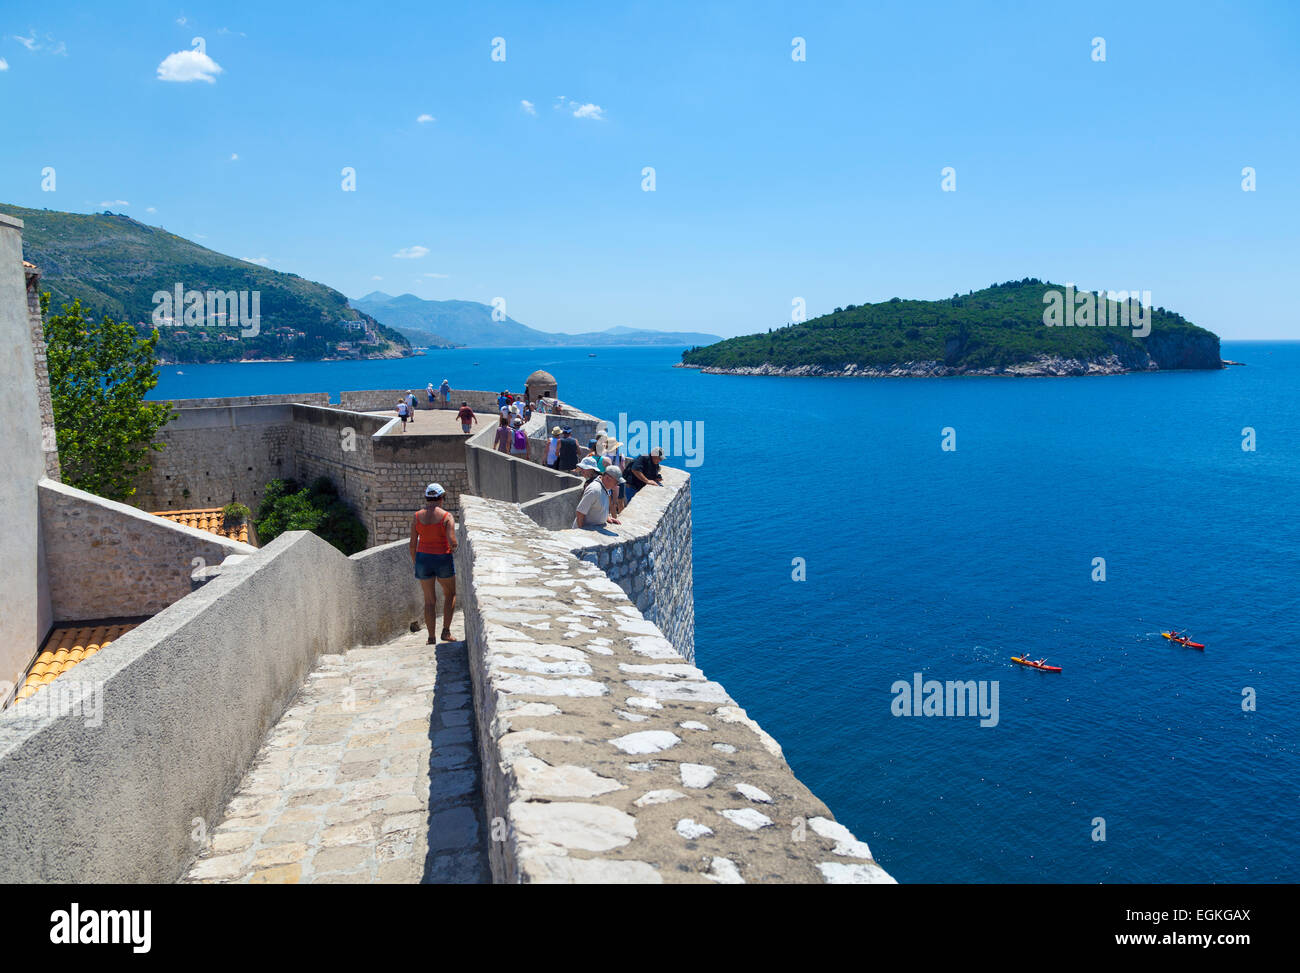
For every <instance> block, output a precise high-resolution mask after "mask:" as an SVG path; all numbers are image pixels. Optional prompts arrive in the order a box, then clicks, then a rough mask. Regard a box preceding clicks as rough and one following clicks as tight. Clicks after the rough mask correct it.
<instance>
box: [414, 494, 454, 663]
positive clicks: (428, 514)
mask: <svg viewBox="0 0 1300 973" xmlns="http://www.w3.org/2000/svg"><path fill="white" fill-rule="evenodd" d="M445 494H446V491H445V490H443V488H442V487H441V486H439V485H438V484H437V483H430V484H429V485H428V486H427V487H426V488H425V490H424V509H423V510H418V511H416V513H415V514H414V515H413V516H412V517H411V563H412V564H413V565H414V566H415V577H416V578H417V579H419V582H420V587H421V588H423V589H424V626H425V628H426V629H428V631H429V644H430V645H433V644H435V643H436V641H437V640H436V639H435V638H434V637H433V631H434V624H435V623H436V622H437V620H438V588H439V587H441V588H442V640H443V641H444V642H450V641H452V637H451V616H452V614H453V613H454V612H455V610H456V564H455V561H454V560H453V558H452V555H453V554H454V553H455V551H456V518H455V517H453V516H452V515H451V514H449V513H448V512H447V511H445V510H443V509H442V500H443V497H444V495H445Z"/></svg>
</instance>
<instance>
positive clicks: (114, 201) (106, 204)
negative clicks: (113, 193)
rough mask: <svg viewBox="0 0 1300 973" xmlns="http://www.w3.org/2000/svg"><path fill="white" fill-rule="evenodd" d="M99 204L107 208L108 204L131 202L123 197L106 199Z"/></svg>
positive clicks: (123, 204) (118, 204)
mask: <svg viewBox="0 0 1300 973" xmlns="http://www.w3.org/2000/svg"><path fill="white" fill-rule="evenodd" d="M99 205H100V206H101V207H103V208H104V209H108V208H109V207H110V206H130V205H131V204H130V203H128V202H127V201H126V200H125V199H106V200H104V201H103V202H101V203H100V204H99Z"/></svg>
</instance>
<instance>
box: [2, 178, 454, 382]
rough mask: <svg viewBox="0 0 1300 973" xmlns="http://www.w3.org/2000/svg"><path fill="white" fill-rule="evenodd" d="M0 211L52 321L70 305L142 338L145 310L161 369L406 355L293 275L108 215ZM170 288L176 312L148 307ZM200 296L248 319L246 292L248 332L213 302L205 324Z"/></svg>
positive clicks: (372, 323)
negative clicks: (221, 295) (189, 298)
mask: <svg viewBox="0 0 1300 973" xmlns="http://www.w3.org/2000/svg"><path fill="white" fill-rule="evenodd" d="M0 212H4V213H9V214H11V215H13V216H16V217H18V218H19V219H21V220H22V221H23V223H24V227H23V256H24V258H25V259H27V260H30V261H31V262H32V263H34V264H36V266H37V267H39V268H40V270H41V289H42V290H48V291H49V292H50V295H51V311H52V312H55V313H57V312H58V311H59V310H60V309H61V307H62V305H63V304H70V303H71V302H72V301H73V300H74V299H80V301H81V303H82V306H83V307H85V308H88V309H89V310H91V311H92V312H93V313H94V314H95V315H96V316H102V315H105V314H106V315H109V316H111V317H114V318H118V319H124V320H127V321H131V322H133V323H136V324H137V325H138V326H140V330H142V331H144V330H147V329H148V328H151V327H153V326H154V324H155V320H154V311H155V308H159V309H160V315H161V316H162V317H165V318H170V320H171V321H172V322H174V324H170V323H164V325H163V326H162V327H159V328H158V331H159V336H160V340H159V343H158V354H159V357H160V358H162V360H163V361H170V362H213V361H239V360H257V359H268V358H295V359H300V360H312V359H320V358H326V357H340V358H345V357H357V358H399V357H405V356H407V355H410V354H411V346H410V343H409V342H408V341H407V339H406V338H405V337H403V336H402V335H401V334H400V333H398V332H397V331H395V330H393V329H392V328H389V327H385V326H384V325H383V324H381V323H379V322H378V321H377V320H375V319H374V318H373V317H372V316H370V315H368V314H364V313H358V312H357V311H355V310H353V309H352V308H350V307H349V306H348V302H347V298H346V297H344V296H343V295H342V294H340V293H339V292H338V291H336V290H334V289H332V288H330V287H326V286H325V285H324V284H317V283H315V282H313V281H309V280H305V279H303V278H302V277H299V276H298V275H297V274H287V273H281V272H279V271H276V270H270V269H269V268H266V267H262V266H259V265H258V264H254V263H250V262H248V261H246V260H237V259H235V258H234V257H228V256H226V255H224V254H220V253H217V252H216V251H214V250H209V249H207V248H206V247H202V246H199V245H198V244H197V243H193V242H191V241H190V240H186V239H185V238H183V237H179V236H177V235H176V234H174V233H168V232H167V231H166V230H164V229H162V228H161V227H156V226H148V225H146V224H144V223H140V222H137V221H136V220H133V219H131V218H130V217H128V216H121V215H117V214H113V213H89V214H84V213H61V212H58V211H56V210H46V209H26V208H24V207H21V206H9V205H5V204H3V203H0ZM178 284H179V285H181V293H182V302H181V303H182V306H181V307H174V308H168V307H165V306H164V305H162V304H160V303H155V300H154V295H155V294H156V293H159V292H166V293H167V294H169V295H174V294H175V290H176V286H177V285H178ZM187 291H197V292H202V293H203V294H204V298H203V306H202V309H201V310H200V309H199V308H198V307H197V306H196V305H191V306H192V310H193V313H191V314H190V315H188V316H187V315H186V313H185V303H186V301H185V297H184V295H185V292H187ZM208 291H213V292H216V291H224V292H244V294H245V298H244V300H245V305H244V306H245V308H246V310H247V311H248V312H250V314H251V312H252V310H253V301H252V294H253V292H256V293H257V295H258V302H257V308H258V310H259V312H260V320H259V321H258V322H257V327H256V331H257V333H256V334H253V333H252V332H253V331H254V328H253V327H251V326H248V327H244V328H241V327H238V326H234V325H233V324H232V326H229V327H227V326H225V323H226V321H227V320H232V321H233V319H234V318H235V317H236V314H235V313H231V314H229V315H228V316H226V315H225V312H223V311H218V310H217V307H218V304H217V303H216V300H215V299H214V303H213V306H212V309H213V312H214V313H213V314H211V315H209V314H208V307H207V292H208ZM236 301H238V298H236ZM172 303H174V300H173V301H172ZM233 306H234V307H236V308H237V307H238V304H237V303H236V304H235V305H233ZM349 324H350V325H351V326H350V327H349ZM425 343H435V344H446V343H447V342H446V341H445V340H439V341H429V342H425Z"/></svg>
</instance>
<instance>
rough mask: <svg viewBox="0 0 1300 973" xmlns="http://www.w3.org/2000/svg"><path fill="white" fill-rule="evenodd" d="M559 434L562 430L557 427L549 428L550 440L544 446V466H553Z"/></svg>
mask: <svg viewBox="0 0 1300 973" xmlns="http://www.w3.org/2000/svg"><path fill="white" fill-rule="evenodd" d="M561 432H562V430H561V429H560V427H559V426H552V427H551V438H550V441H549V442H548V443H547V444H546V465H547V466H554V465H555V448H556V443H558V442H559V441H560V433H561Z"/></svg>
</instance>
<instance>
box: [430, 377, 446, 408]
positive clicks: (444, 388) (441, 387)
mask: <svg viewBox="0 0 1300 973" xmlns="http://www.w3.org/2000/svg"><path fill="white" fill-rule="evenodd" d="M438 391H439V392H441V393H442V407H443V408H444V409H450V408H451V383H450V382H449V381H447V380H446V379H445V378H444V379H443V380H442V384H441V385H439V386H438ZM429 398H430V399H432V398H433V396H430V397H429Z"/></svg>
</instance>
